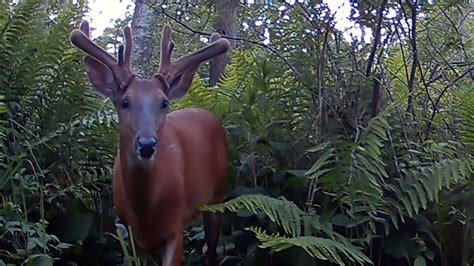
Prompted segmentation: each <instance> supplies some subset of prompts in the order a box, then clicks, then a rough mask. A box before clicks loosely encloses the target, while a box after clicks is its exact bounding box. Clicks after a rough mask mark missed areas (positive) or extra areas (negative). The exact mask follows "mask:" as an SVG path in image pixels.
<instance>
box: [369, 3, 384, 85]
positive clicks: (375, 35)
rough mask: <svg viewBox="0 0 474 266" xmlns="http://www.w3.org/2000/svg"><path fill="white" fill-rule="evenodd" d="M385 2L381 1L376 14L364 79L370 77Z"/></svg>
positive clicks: (378, 40)
mask: <svg viewBox="0 0 474 266" xmlns="http://www.w3.org/2000/svg"><path fill="white" fill-rule="evenodd" d="M387 2H388V0H382V3H380V7H379V10H378V12H377V27H376V29H375V32H374V45H373V46H372V49H371V50H370V55H369V59H368V61H367V69H366V71H365V76H366V77H370V75H371V74H372V65H373V63H374V58H375V54H376V53H377V46H378V44H379V42H380V32H381V30H382V20H383V12H384V10H385V7H386V6H387Z"/></svg>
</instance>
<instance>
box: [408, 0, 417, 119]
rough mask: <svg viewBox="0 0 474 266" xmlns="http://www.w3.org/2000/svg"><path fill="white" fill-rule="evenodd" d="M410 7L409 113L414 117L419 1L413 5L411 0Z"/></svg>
mask: <svg viewBox="0 0 474 266" xmlns="http://www.w3.org/2000/svg"><path fill="white" fill-rule="evenodd" d="M406 2H407V4H408V6H409V7H410V10H411V38H410V42H411V48H412V65H411V71H410V79H409V80H408V93H409V94H408V106H407V112H409V113H411V114H412V115H413V116H415V110H414V106H413V105H414V104H413V91H414V86H415V78H416V67H417V65H418V50H417V47H416V22H417V21H416V15H417V13H416V7H417V5H418V1H417V0H415V2H414V3H412V2H411V1H410V0H407V1H406Z"/></svg>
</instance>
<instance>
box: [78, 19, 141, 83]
mask: <svg viewBox="0 0 474 266" xmlns="http://www.w3.org/2000/svg"><path fill="white" fill-rule="evenodd" d="M124 37H125V54H124V47H123V45H120V47H119V59H118V62H117V60H116V59H115V58H114V57H113V56H112V55H110V54H109V53H108V52H107V51H105V50H104V49H102V48H101V47H100V46H98V45H97V44H95V43H94V42H92V41H91V40H90V33H89V23H88V22H87V21H83V22H82V23H81V27H80V30H78V29H75V30H73V31H72V32H71V35H70V39H71V42H72V43H73V44H74V45H75V46H77V47H78V48H79V49H81V50H82V51H84V52H86V53H87V54H88V55H89V56H90V57H92V58H87V60H91V59H92V60H96V61H98V62H100V63H102V64H104V65H106V66H107V67H108V68H109V69H110V70H111V71H112V73H113V75H114V78H115V80H116V81H117V84H118V85H119V87H120V89H123V88H126V87H127V86H128V84H129V83H130V81H131V80H132V78H133V77H134V75H133V74H132V71H131V70H130V61H131V55H132V31H131V29H130V27H128V26H127V27H125V29H124Z"/></svg>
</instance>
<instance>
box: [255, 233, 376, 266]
mask: <svg viewBox="0 0 474 266" xmlns="http://www.w3.org/2000/svg"><path fill="white" fill-rule="evenodd" d="M247 230H249V231H251V232H253V233H254V234H255V236H256V237H257V238H258V240H259V241H260V243H261V244H260V245H259V247H261V248H270V249H272V250H273V251H276V252H278V251H282V250H285V249H288V248H291V247H298V248H302V249H304V250H305V251H306V252H307V253H308V254H309V255H310V256H312V257H314V258H317V259H319V260H324V261H330V262H333V263H337V264H339V265H345V263H344V261H351V262H352V263H357V264H361V265H363V264H373V263H372V262H371V261H370V259H369V258H368V257H367V256H366V255H365V254H364V253H362V252H361V251H360V250H359V249H357V248H356V247H355V246H353V245H351V244H342V243H340V242H337V241H334V240H332V239H327V238H319V237H313V236H301V237H291V238H288V237H283V236H280V235H279V234H278V233H276V234H273V235H268V234H267V233H266V232H265V231H264V230H262V229H259V228H256V227H250V228H248V229H247ZM343 259H344V260H343Z"/></svg>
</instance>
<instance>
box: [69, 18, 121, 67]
mask: <svg viewBox="0 0 474 266" xmlns="http://www.w3.org/2000/svg"><path fill="white" fill-rule="evenodd" d="M85 28H87V26H85ZM70 39H71V42H72V43H73V44H74V45H75V46H77V47H78V48H79V49H81V50H83V51H84V52H86V53H87V54H89V55H91V56H92V57H95V58H96V59H97V60H99V61H100V62H102V63H104V64H105V65H106V66H108V67H110V68H113V67H114V66H115V65H116V63H117V60H115V58H114V57H113V56H111V55H110V54H109V53H107V51H105V50H104V49H102V48H101V47H100V46H98V45H97V44H95V43H93V42H92V41H91V40H90V39H89V38H88V37H87V36H86V35H85V34H84V32H82V31H81V30H78V29H75V30H73V31H72V32H71V36H70Z"/></svg>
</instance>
